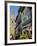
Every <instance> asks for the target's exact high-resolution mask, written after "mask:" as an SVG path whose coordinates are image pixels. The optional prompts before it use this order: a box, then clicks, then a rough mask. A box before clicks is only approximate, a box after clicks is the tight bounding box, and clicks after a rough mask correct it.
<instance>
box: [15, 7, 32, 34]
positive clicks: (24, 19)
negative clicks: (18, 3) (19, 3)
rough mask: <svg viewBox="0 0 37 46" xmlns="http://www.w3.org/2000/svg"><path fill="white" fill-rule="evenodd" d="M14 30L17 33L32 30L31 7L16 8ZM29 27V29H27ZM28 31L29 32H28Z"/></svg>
mask: <svg viewBox="0 0 37 46" xmlns="http://www.w3.org/2000/svg"><path fill="white" fill-rule="evenodd" d="M15 22H16V32H17V35H20V34H22V32H24V33H25V31H31V32H32V28H31V27H32V8H31V7H20V8H19V10H18V16H17V17H16V21H15ZM29 27H30V29H31V30H30V29H29ZM29 33H30V32H29Z"/></svg>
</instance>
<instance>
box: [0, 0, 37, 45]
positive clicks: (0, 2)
mask: <svg viewBox="0 0 37 46" xmlns="http://www.w3.org/2000/svg"><path fill="white" fill-rule="evenodd" d="M13 1H14V0H13ZM17 1H18V0H17ZM19 1H31V2H32V1H33V2H36V3H37V1H36V0H19ZM4 5H5V4H4V0H0V46H4V40H5V39H4V38H5V37H4V35H5V34H4V33H5V30H4V22H5V21H4V16H5V15H4V14H5V13H4V9H5V8H4ZM36 8H37V6H36ZM36 10H37V9H36ZM36 12H37V11H36ZM36 26H37V15H36ZM36 35H37V31H36ZM36 40H37V37H36ZM10 46H11V45H10ZM12 46H37V44H24V45H12Z"/></svg>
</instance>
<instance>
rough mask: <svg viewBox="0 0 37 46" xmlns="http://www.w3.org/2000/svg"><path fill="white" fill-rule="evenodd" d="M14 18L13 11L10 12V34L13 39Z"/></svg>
mask: <svg viewBox="0 0 37 46" xmlns="http://www.w3.org/2000/svg"><path fill="white" fill-rule="evenodd" d="M14 16H15V13H14V10H12V15H11V16H10V34H12V36H13V37H14V34H15V25H14V23H15V20H14Z"/></svg>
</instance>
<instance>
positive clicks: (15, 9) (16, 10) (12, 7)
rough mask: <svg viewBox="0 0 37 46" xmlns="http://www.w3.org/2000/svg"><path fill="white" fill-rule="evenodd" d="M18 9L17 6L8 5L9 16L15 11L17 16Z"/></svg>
mask: <svg viewBox="0 0 37 46" xmlns="http://www.w3.org/2000/svg"><path fill="white" fill-rule="evenodd" d="M18 10H19V6H10V16H11V15H12V12H14V13H15V16H17V14H18Z"/></svg>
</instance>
